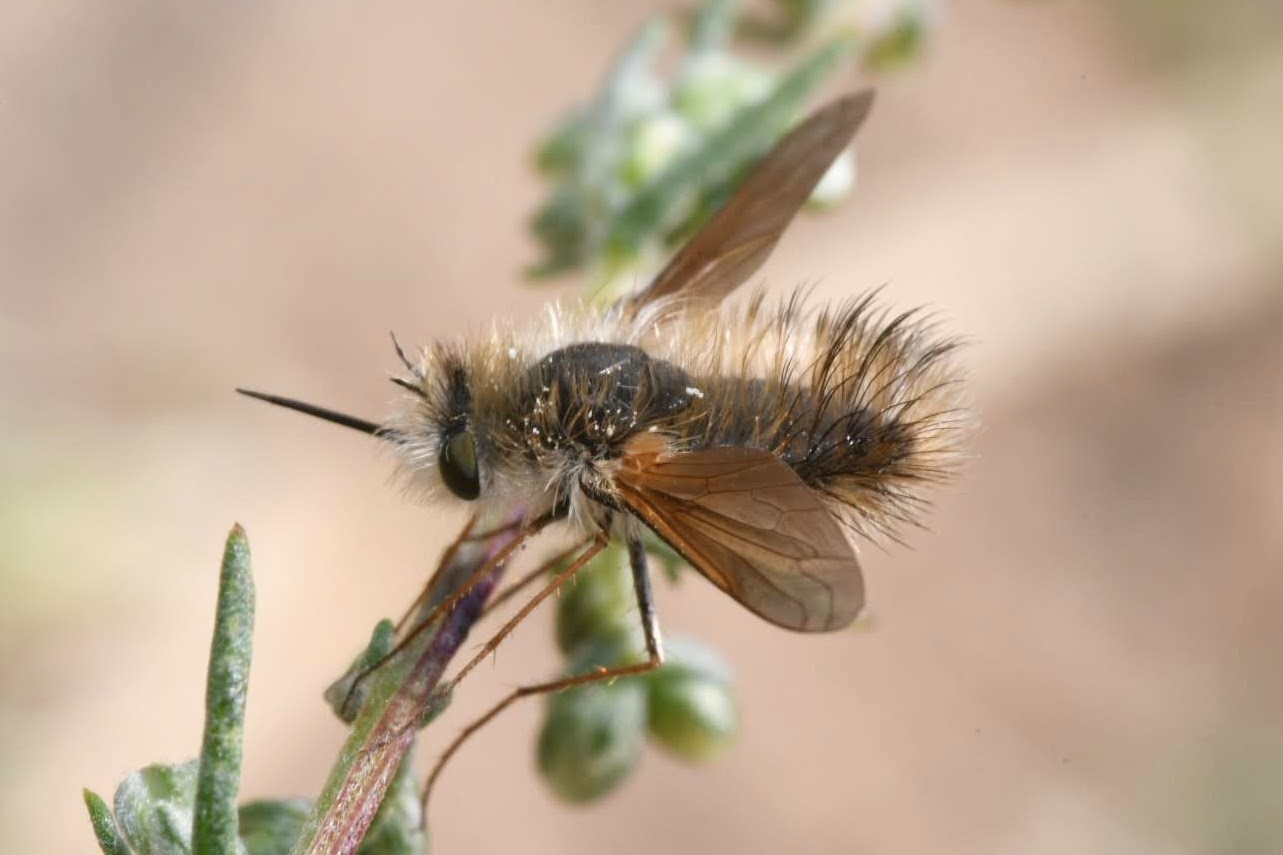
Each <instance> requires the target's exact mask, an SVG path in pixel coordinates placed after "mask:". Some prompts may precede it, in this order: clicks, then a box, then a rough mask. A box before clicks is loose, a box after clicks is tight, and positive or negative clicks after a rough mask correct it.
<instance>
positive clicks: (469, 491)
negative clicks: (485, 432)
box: [439, 430, 481, 502]
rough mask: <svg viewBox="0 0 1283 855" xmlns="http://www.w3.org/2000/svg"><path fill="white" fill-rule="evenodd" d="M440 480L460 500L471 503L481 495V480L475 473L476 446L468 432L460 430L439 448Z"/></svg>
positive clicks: (447, 438)
mask: <svg viewBox="0 0 1283 855" xmlns="http://www.w3.org/2000/svg"><path fill="white" fill-rule="evenodd" d="M439 463H440V466H441V480H442V481H444V482H445V485H446V486H447V487H449V488H450V492H451V493H454V494H455V495H456V496H458V497H459V498H460V499H463V500H465V501H469V502H470V501H472V500H473V499H475V498H477V496H480V495H481V478H480V475H479V473H478V472H477V446H476V443H475V442H473V439H472V433H471V432H470V431H466V430H461V431H459V432H458V433H454V434H451V435H450V436H448V437H446V440H445V442H444V443H443V444H442V446H441V459H440V461H439Z"/></svg>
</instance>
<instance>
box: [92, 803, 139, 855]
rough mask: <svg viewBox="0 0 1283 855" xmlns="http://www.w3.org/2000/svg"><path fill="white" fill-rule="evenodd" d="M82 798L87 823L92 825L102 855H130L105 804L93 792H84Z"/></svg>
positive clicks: (109, 809)
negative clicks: (86, 811)
mask: <svg viewBox="0 0 1283 855" xmlns="http://www.w3.org/2000/svg"><path fill="white" fill-rule="evenodd" d="M84 796H85V807H86V808H88V810H89V821H90V822H91V823H92V824H93V827H94V837H96V838H98V848H99V849H101V850H102V855H130V852H129V846H128V845H127V844H126V843H125V838H123V837H121V836H120V830H119V829H117V828H116V820H115V819H114V818H113V817H112V815H111V808H109V807H107V802H105V801H103V798H102V796H100V795H98V794H97V793H95V792H94V791H93V790H85V791H84Z"/></svg>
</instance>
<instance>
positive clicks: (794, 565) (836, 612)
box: [615, 448, 864, 632]
mask: <svg viewBox="0 0 1283 855" xmlns="http://www.w3.org/2000/svg"><path fill="white" fill-rule="evenodd" d="M615 484H616V487H617V488H618V490H619V495H620V497H621V499H622V500H623V502H624V504H625V505H626V506H627V507H628V508H629V510H631V511H632V512H633V513H634V514H636V515H637V516H638V517H639V518H640V519H641V520H642V521H643V522H645V523H646V525H647V526H649V527H650V528H651V529H653V530H654V531H655V533H656V534H658V535H659V536H660V537H662V538H663V539H664V540H665V541H667V542H668V543H669V545H670V546H672V547H673V548H674V549H676V550H677V551H678V552H679V553H681V554H682V555H683V556H684V557H685V558H686V560H688V561H689V562H690V563H691V564H692V565H693V566H694V567H695V568H696V569H697V570H699V571H700V573H702V574H703V575H704V576H706V577H707V578H708V579H709V580H710V581H711V582H712V583H713V584H714V585H716V586H717V587H719V588H721V589H722V590H723V591H725V592H726V593H728V594H730V595H731V596H732V597H734V598H735V599H736V600H738V601H739V602H740V603H742V604H743V605H745V606H747V607H748V608H749V609H750V610H751V611H753V612H754V613H756V614H758V615H760V616H761V617H763V618H765V619H766V620H768V621H770V622H772V623H774V624H777V625H779V626H783V627H786V628H788V629H795V630H800V631H804V632H822V631H826V630H834V629H841V628H842V627H845V626H847V625H848V624H850V623H851V621H853V620H854V619H855V617H856V615H858V614H859V612H860V609H861V608H862V607H863V605H864V582H863V579H862V577H861V574H860V563H859V561H858V559H857V558H856V556H855V552H854V550H853V549H852V547H851V544H850V543H849V542H848V541H847V539H846V536H845V535H844V534H843V531H842V528H841V526H840V525H839V524H838V522H837V520H835V519H834V518H833V515H832V514H830V513H829V511H828V509H827V508H825V506H824V504H823V502H821V501H820V498H819V497H818V496H817V495H816V494H815V492H814V491H813V490H811V488H810V487H808V486H807V485H806V484H805V482H803V481H802V479H801V478H799V477H798V475H797V473H795V472H794V471H793V470H792V469H790V468H789V466H788V464H786V463H784V461H782V460H780V459H779V458H778V457H776V456H775V455H774V454H772V453H770V452H769V451H761V450H758V449H752V448H713V449H706V450H703V451H693V452H688V453H683V454H665V453H655V452H645V451H643V452H640V453H631V454H626V455H625V457H624V458H623V461H622V464H621V466H620V468H619V470H618V471H617V472H616V475H615Z"/></svg>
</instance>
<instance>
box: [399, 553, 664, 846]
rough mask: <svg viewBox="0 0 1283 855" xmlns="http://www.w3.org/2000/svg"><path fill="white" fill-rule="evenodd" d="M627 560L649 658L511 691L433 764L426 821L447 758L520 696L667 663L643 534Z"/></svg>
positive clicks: (570, 571) (582, 560) (565, 574)
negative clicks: (631, 574) (656, 613)
mask: <svg viewBox="0 0 1283 855" xmlns="http://www.w3.org/2000/svg"><path fill="white" fill-rule="evenodd" d="M604 546H605V540H604V538H602V537H600V536H599V537H598V539H597V540H596V541H594V543H593V544H592V545H591V546H590V547H589V548H588V550H587V551H586V552H585V553H584V554H583V555H581V556H580V557H579V559H578V560H576V561H575V563H574V564H572V565H571V566H570V567H568V568H566V569H565V570H563V571H562V572H561V573H560V574H558V575H557V576H556V577H555V578H554V579H553V581H552V582H550V583H549V584H548V587H546V588H545V589H544V590H543V591H541V592H540V593H539V594H538V595H537V596H536V597H535V599H534V600H532V601H531V602H530V603H529V604H528V605H527V606H526V607H525V608H523V609H522V610H521V612H520V613H519V614H518V615H517V616H516V617H515V618H514V619H513V620H512V621H509V623H508V625H506V626H505V627H504V628H503V629H502V630H500V633H499V635H497V636H496V637H495V640H493V641H492V644H497V643H498V641H499V640H502V638H503V636H504V635H506V634H507V633H508V632H510V631H511V628H512V627H513V626H515V625H516V623H517V622H518V621H519V620H520V619H521V618H523V617H525V616H526V614H527V613H528V612H529V611H530V610H531V609H533V608H534V607H535V606H537V605H538V604H539V603H540V602H541V601H542V600H543V599H544V598H546V597H547V596H548V595H550V594H551V593H552V592H553V591H555V590H556V589H557V588H558V587H559V586H560V585H561V583H562V582H564V581H566V580H567V579H569V578H570V577H571V576H572V575H574V573H576V572H578V570H579V569H580V568H582V567H583V565H584V564H586V563H588V560H590V559H591V558H592V557H593V556H594V555H596V554H597V553H598V552H600V551H601V549H602V548H603V547H604ZM628 562H629V564H630V565H631V567H632V572H633V589H634V590H635V592H636V594H637V605H638V608H639V609H640V610H641V620H642V631H643V633H644V634H645V637H646V653H647V659H646V661H645V662H636V663H633V664H631V665H620V666H616V667H614V668H598V669H597V670H595V671H592V672H590V673H588V674H577V675H575V676H573V677H563V678H562V679H560V680H550V681H548V682H546V683H536V684H534V685H530V686H521V687H519V688H516V689H514V690H513V691H512V692H511V694H509V695H508V696H507V697H505V698H504V699H503V700H501V701H500V702H499V703H497V704H495V705H494V706H493V707H491V708H490V711H489V712H487V713H486V714H485V715H483V716H481V717H480V718H478V719H477V720H476V721H473V722H472V723H471V724H469V725H468V726H467V727H465V728H464V729H463V731H462V732H461V733H460V734H459V735H458V736H456V737H455V738H454V741H453V742H451V743H450V744H449V745H448V746H447V747H446V750H445V751H444V752H443V753H442V755H441V757H440V758H439V759H438V760H437V765H436V766H434V767H433V769H432V774H430V775H429V776H428V780H427V782H426V783H425V784H424V785H423V812H422V816H423V817H424V820H425V821H426V818H427V815H428V810H427V808H428V797H429V796H430V795H431V793H432V787H433V785H435V784H436V781H437V778H439V777H440V776H441V770H442V769H444V768H445V764H446V762H447V761H449V759H450V758H451V757H452V756H454V753H455V752H456V751H458V750H459V747H460V746H461V745H463V743H464V742H465V741H466V740H467V739H468V737H469V736H472V734H474V733H476V732H477V731H478V730H480V729H481V728H483V727H485V726H486V725H487V724H489V723H490V722H491V721H492V720H493V719H494V718H495V716H497V715H499V713H501V712H503V711H504V710H506V709H507V708H508V707H510V706H512V705H513V704H514V703H516V702H517V701H518V700H520V699H521V698H528V697H531V696H532V695H545V694H550V693H552V692H560V691H562V690H563V689H569V688H572V687H574V686H582V685H584V684H586V683H596V682H600V681H602V680H614V679H616V678H618V677H628V676H633V675H637V674H645V673H646V672H648V671H653V670H655V669H656V668H658V667H659V666H660V665H662V664H664V646H663V642H662V641H661V639H660V633H659V620H658V618H657V617H656V615H655V600H654V597H653V595H652V593H651V587H650V573H649V572H648V571H647V569H646V547H645V546H644V545H643V544H642V541H641V538H630V539H629V541H628ZM492 644H487V645H486V647H485V648H484V649H483V650H482V652H481V654H480V655H479V656H478V657H477V658H476V659H473V660H472V662H470V663H468V666H467V667H466V668H465V669H464V670H463V672H461V673H460V674H459V676H458V677H455V678H454V680H452V681H451V682H450V684H449V688H450V689H452V688H454V686H455V684H456V683H458V681H459V680H460V679H462V677H463V675H464V674H466V673H467V672H468V670H469V669H471V668H472V666H473V665H475V664H476V663H477V662H478V661H480V659H482V658H484V657H485V656H487V655H489V654H490V652H491V651H492V650H493V649H494V648H493V646H492Z"/></svg>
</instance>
